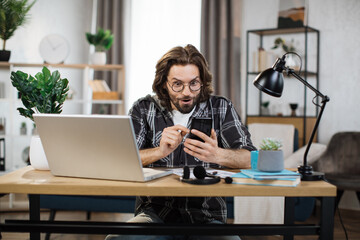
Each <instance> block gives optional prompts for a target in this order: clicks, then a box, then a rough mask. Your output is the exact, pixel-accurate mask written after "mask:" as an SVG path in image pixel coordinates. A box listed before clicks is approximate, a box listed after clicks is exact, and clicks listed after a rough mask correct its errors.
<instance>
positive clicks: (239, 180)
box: [231, 172, 301, 187]
mask: <svg viewBox="0 0 360 240" xmlns="http://www.w3.org/2000/svg"><path fill="white" fill-rule="evenodd" d="M231 177H232V179H233V183H234V184H244V185H259V186H276V187H296V186H297V185H298V184H299V183H300V181H301V180H300V176H298V177H290V178H279V179H261V180H260V179H254V178H251V177H249V176H247V175H245V174H244V173H242V172H239V173H236V174H234V175H232V176H231Z"/></svg>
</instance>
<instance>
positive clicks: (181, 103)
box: [170, 94, 200, 114]
mask: <svg viewBox="0 0 360 240" xmlns="http://www.w3.org/2000/svg"><path fill="white" fill-rule="evenodd" d="M170 101H171V103H172V104H173V105H174V106H175V107H176V109H177V110H178V111H179V112H181V113H183V114H186V113H190V112H191V111H192V110H193V108H194V107H195V106H196V105H197V104H198V103H199V101H200V94H198V95H196V96H195V97H183V98H179V99H177V98H176V97H174V96H170Z"/></svg>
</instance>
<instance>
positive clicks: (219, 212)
mask: <svg viewBox="0 0 360 240" xmlns="http://www.w3.org/2000/svg"><path fill="white" fill-rule="evenodd" d="M153 91H154V92H155V94H156V96H150V95H148V96H146V97H145V98H141V99H139V100H138V101H137V102H136V103H135V104H134V105H133V107H132V109H131V110H130V115H131V117H132V120H133V125H134V130H135V134H136V138H137V145H138V147H139V149H140V157H141V161H142V163H143V165H144V166H148V167H183V166H190V167H194V166H197V165H202V166H204V167H205V168H206V167H215V168H216V167H217V168H224V167H227V168H249V167H250V151H252V150H255V147H254V146H253V145H252V143H251V140H250V134H249V133H248V131H247V129H246V127H245V126H244V125H243V124H242V123H241V121H240V117H239V116H238V114H237V113H236V111H235V109H234V107H233V105H232V103H231V102H230V101H229V100H227V99H225V98H223V97H217V96H211V93H212V92H213V90H212V76H211V73H210V72H209V69H208V64H207V62H206V60H205V58H204V57H203V56H202V54H201V53H200V52H199V51H198V50H197V49H196V48H195V47H194V46H192V45H187V46H186V47H184V48H183V47H175V48H173V49H171V50H170V51H169V52H167V53H166V54H165V55H164V56H163V57H162V58H161V59H160V60H159V61H158V63H157V65H156V74H155V80H154V83H153ZM194 117H210V118H211V119H212V121H213V129H212V130H211V136H207V135H206V134H204V133H202V132H200V131H197V130H191V132H192V133H193V134H194V135H197V136H198V137H200V138H201V139H202V140H203V141H204V142H201V141H198V140H194V139H190V138H187V136H188V134H189V132H190V130H189V126H190V125H191V122H192V119H193V118H194ZM226 215H227V210H226V202H225V199H224V198H222V197H138V198H137V204H136V211H135V217H134V218H133V219H131V220H130V222H156V223H225V222H226ZM109 237H110V236H109ZM124 237H125V236H123V238H120V237H119V239H134V238H131V237H130V236H127V237H128V238H124ZM133 237H136V236H133ZM138 237H140V236H138ZM144 237H145V236H141V238H139V239H144ZM152 237H154V236H149V238H147V239H160V236H155V237H154V238H152ZM161 237H162V238H165V239H182V238H181V236H161ZM200 238H201V237H200V236H198V237H197V238H196V239H200ZM108 239H113V238H108ZM116 239H117V238H116ZM204 239H210V237H209V236H204ZM214 239H239V238H238V237H237V236H227V237H225V236H224V237H214Z"/></svg>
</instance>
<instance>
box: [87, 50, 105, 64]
mask: <svg viewBox="0 0 360 240" xmlns="http://www.w3.org/2000/svg"><path fill="white" fill-rule="evenodd" d="M90 63H91V64H94V65H105V64H106V53H105V52H94V53H93V54H91V56H90Z"/></svg>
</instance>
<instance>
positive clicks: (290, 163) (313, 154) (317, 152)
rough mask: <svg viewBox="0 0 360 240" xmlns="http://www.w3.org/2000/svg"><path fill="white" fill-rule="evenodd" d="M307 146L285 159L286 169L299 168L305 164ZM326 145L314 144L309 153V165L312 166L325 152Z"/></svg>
mask: <svg viewBox="0 0 360 240" xmlns="http://www.w3.org/2000/svg"><path fill="white" fill-rule="evenodd" d="M306 147H307V145H305V146H303V147H301V148H300V149H299V150H297V151H296V152H294V153H293V154H291V155H290V156H289V157H287V158H286V159H285V163H284V165H285V168H297V167H298V166H299V165H302V164H303V161H304V154H305V150H306ZM325 150H326V145H325V144H321V143H312V144H311V147H310V150H309V153H308V155H307V163H308V164H309V165H311V164H312V163H314V162H315V161H316V160H317V159H319V157H320V156H321V155H322V154H323V153H324V152H325Z"/></svg>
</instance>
